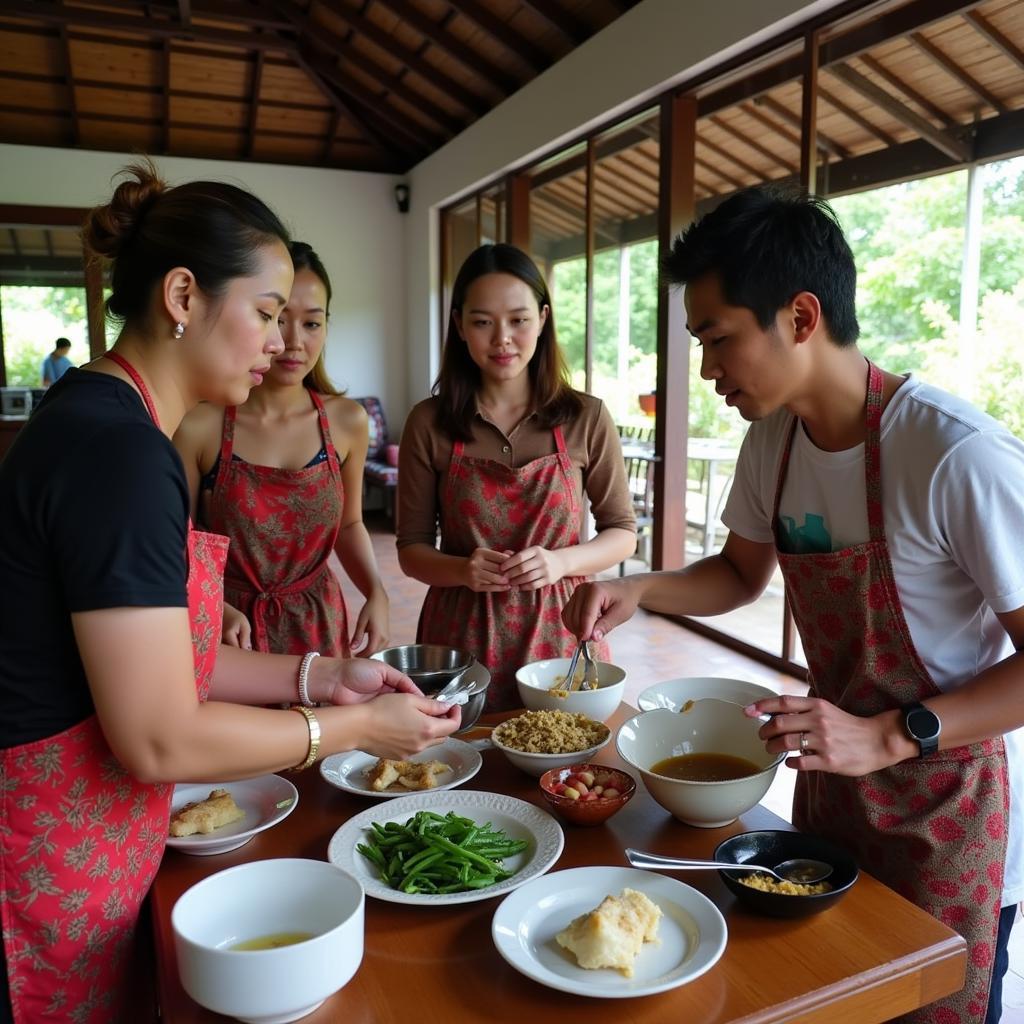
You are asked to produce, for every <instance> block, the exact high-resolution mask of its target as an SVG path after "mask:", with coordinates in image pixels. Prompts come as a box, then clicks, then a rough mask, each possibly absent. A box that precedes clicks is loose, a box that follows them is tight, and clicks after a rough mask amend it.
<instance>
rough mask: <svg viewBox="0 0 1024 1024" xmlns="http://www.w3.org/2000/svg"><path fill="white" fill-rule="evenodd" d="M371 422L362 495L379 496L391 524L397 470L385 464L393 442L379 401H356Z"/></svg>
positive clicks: (393, 512)
mask: <svg viewBox="0 0 1024 1024" xmlns="http://www.w3.org/2000/svg"><path fill="white" fill-rule="evenodd" d="M356 401H357V402H358V403H359V404H360V405H361V406H362V407H363V408H364V409H365V410H366V415H367V416H368V417H369V420H370V443H369V446H368V447H367V449H366V467H365V469H364V470H363V489H364V494H365V495H367V496H369V495H371V494H378V493H379V494H380V496H381V498H382V501H383V505H384V510H385V511H386V512H387V514H388V517H389V518H390V519H391V521H392V522H394V518H395V488H396V487H397V486H398V467H397V466H392V465H391V463H390V462H389V461H388V448H389V447H390V446H393V442H392V441H391V439H390V438H389V437H388V423H387V420H386V419H385V418H384V407H383V406H382V405H381V404H380V399H379V398H375V397H373V396H370V397H367V398H357V399H356Z"/></svg>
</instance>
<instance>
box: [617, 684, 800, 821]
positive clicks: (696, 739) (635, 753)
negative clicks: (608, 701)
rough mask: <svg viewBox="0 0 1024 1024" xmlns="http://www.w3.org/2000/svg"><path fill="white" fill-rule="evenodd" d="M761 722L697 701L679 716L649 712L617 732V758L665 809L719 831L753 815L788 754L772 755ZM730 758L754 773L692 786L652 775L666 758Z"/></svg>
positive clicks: (727, 707) (728, 706) (739, 711)
mask: <svg viewBox="0 0 1024 1024" xmlns="http://www.w3.org/2000/svg"><path fill="white" fill-rule="evenodd" d="M760 727H761V722H760V721H759V720H758V719H756V718H748V717H747V716H746V715H744V714H743V710H742V708H740V707H738V706H735V705H733V704H726V703H723V702H722V701H719V700H699V701H697V702H695V703H694V704H693V706H692V707H691V708H690V709H689V710H688V711H685V712H683V713H682V714H680V713H679V712H676V711H669V710H668V709H661V710H657V711H645V712H643V713H642V714H639V715H637V716H636V717H635V718H631V719H630V720H629V721H628V722H626V723H624V724H623V725H622V727H621V728H620V729H619V732H618V735H617V736H616V739H615V746H616V748H617V749H618V752H619V756H620V757H621V758H622V759H623V760H624V761H627V762H629V764H631V765H632V766H633V767H634V768H636V769H637V770H638V771H639V772H640V775H641V777H642V778H643V780H644V784H645V785H646V786H647V789H648V791H649V792H650V794H651V796H653V797H654V799H655V800H657V801H658V803H659V804H661V806H662V807H664V808H665V810H667V811H669V812H671V813H672V814H673V815H674V816H675V817H676V818H678V819H679V820H680V821H682V822H685V823H686V824H687V825H696V826H698V827H699V828H718V827H719V826H721V825H728V824H729V823H730V822H732V821H735V820H736V818H737V817H739V815H741V814H743V813H744V812H745V811H749V810H750V808H751V807H753V806H755V805H756V804H757V803H758V802H759V801H760V800H761V798H762V797H763V796H764V795H765V793H767V792H768V788H769V786H771V784H772V780H773V779H774V778H775V773H776V771H778V767H779V765H780V764H781V763H782V761H783V760H784V759H785V757H786V755H785V754H784V753H781V754H769V753H768V752H767V751H766V750H765V747H764V740H762V739H761V738H760V737H759V736H758V735H757V731H758V729H759V728H760ZM698 753H703V754H732V755H733V756H734V757H742V758H745V759H746V760H748V761H751V762H753V763H754V764H755V765H757V766H758V768H759V769H760V770H759V771H758V772H757V774H756V775H747V776H744V777H743V778H740V779H729V780H728V781H725V782H689V781H686V780H683V779H670V778H667V777H666V776H664V775H657V774H655V773H654V772H652V771H651V767H652V765H655V764H657V763H658V762H659V761H661V760H663V759H664V758H666V757H678V756H680V755H682V754H698Z"/></svg>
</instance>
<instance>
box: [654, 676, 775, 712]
mask: <svg viewBox="0 0 1024 1024" xmlns="http://www.w3.org/2000/svg"><path fill="white" fill-rule="evenodd" d="M778 695H779V694H778V691H777V690H772V689H770V688H769V687H767V686H764V685H763V684H760V683H748V682H747V681H746V680H745V679H726V678H724V677H719V676H688V677H686V678H683V679H666V680H665V681H664V682H661V683H655V684H654V685H653V686H648V687H647V689H646V690H642V691H641V692H640V694H639V696H638V697H637V700H636V704H637V707H638V708H639V709H640V710H641V711H655V710H657V709H658V708H668V709H669V711H682V709H683V707H684V706H685V704H686V702H687V701H690V700H700V699H701V698H703V697H717V698H718V699H719V700H730V701H732V702H733V703H735V704H752V703H753V702H754V701H755V700H764V699H765V698H766V697H778Z"/></svg>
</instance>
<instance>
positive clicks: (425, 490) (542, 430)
mask: <svg viewBox="0 0 1024 1024" xmlns="http://www.w3.org/2000/svg"><path fill="white" fill-rule="evenodd" d="M580 397H581V398H582V399H583V411H582V413H581V414H580V415H579V416H578V417H577V418H576V419H575V420H572V421H571V422H569V423H563V424H562V433H563V435H564V436H565V446H566V449H567V450H568V452H569V458H570V459H571V460H572V464H573V469H574V474H573V475H574V477H575V483H576V486H577V488H578V489H579V493H580V495H581V496H582V495H583V494H584V493H585V494H586V495H587V497H588V498H589V499H590V509H591V513H592V515H593V517H594V522H595V524H596V527H597V530H598V532H600V531H602V530H607V529H610V528H612V527H617V528H619V529H621V530H629V531H630V532H632V533H635V532H636V516H635V515H634V513H633V500H632V497H631V495H630V492H629V485H628V483H627V481H626V466H625V462H624V461H623V458H622V447H621V445H620V444H619V435H618V432H617V431H616V429H615V423H614V421H613V420H612V417H611V414H610V413H609V412H608V410H607V409H606V408H605V406H604V403H603V402H602V401H601V400H600V399H599V398H594V397H593V396H592V395H586V394H581V396H580ZM437 403H438V399H437V398H428V399H427V400H426V401H424V402H420V403H419V404H418V405H416V406H415V407H414V408H413V410H412V412H410V413H409V418H408V419H407V420H406V421H405V429H404V430H403V431H402V440H401V445H400V447H399V451H398V516H397V519H398V546H399V547H400V548H402V547H406V546H407V545H409V544H429V545H430V546H431V547H435V546H436V544H437V530H438V520H439V516H440V504H439V502H440V495H441V493H442V490H443V486H444V479H445V475H446V474H447V472H448V463H449V462H450V461H451V457H452V442H451V440H450V439H449V438H448V437H447V436H446V435H445V434H443V433H442V432H441V431H440V429H439V428H438V426H437V423H436V421H435V415H436V409H437ZM555 451H556V448H555V439H554V435H553V432H552V430H551V428H550V427H542V426H540V424H539V423H538V422H537V416H536V414H535V413H531V414H530V415H529V416H527V417H526V418H525V419H523V420H521V421H520V422H519V423H518V424H517V425H516V426H515V428H514V429H513V430H512V432H511V434H509V435H507V436H506V435H505V434H504V433H503V432H502V431H501V430H500V429H499V428H498V427H497V426H495V424H494V423H492V422H491V421H490V420H489V419H487V417H486V416H485V415H484V414H483V413H482V412H480V411H479V410H478V411H477V414H476V419H475V420H474V422H473V440H472V441H467V442H466V449H465V454H466V455H467V456H470V457H472V458H481V459H494V460H496V461H498V462H503V463H505V464H506V465H509V466H512V467H514V468H516V469H518V468H520V467H521V466H524V465H526V463H528V462H530V461H532V460H533V459H538V458H540V457H541V456H543V455H552V454H554V452H555ZM581 507H582V506H581ZM581 525H582V524H581Z"/></svg>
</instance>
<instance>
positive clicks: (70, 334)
mask: <svg viewBox="0 0 1024 1024" xmlns="http://www.w3.org/2000/svg"><path fill="white" fill-rule="evenodd" d="M0 308H2V309H3V323H4V366H5V368H6V371H7V383H8V385H9V386H12V387H27V388H38V387H41V386H42V376H41V374H42V364H43V360H44V359H45V358H46V357H47V356H48V355H49V354H50V353H51V352H52V351H53V346H54V343H55V342H56V340H57V339H58V338H61V337H64V338H67V339H68V340H69V341H70V342H71V351H70V352H69V353H68V358H69V359H70V360H71V362H72V363H73V364H74V365H75V366H81V365H82V364H83V363H87V362H88V361H89V334H88V324H87V317H86V305H85V289H84V288H42V287H26V286H14V285H9V286H4V287H0Z"/></svg>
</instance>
